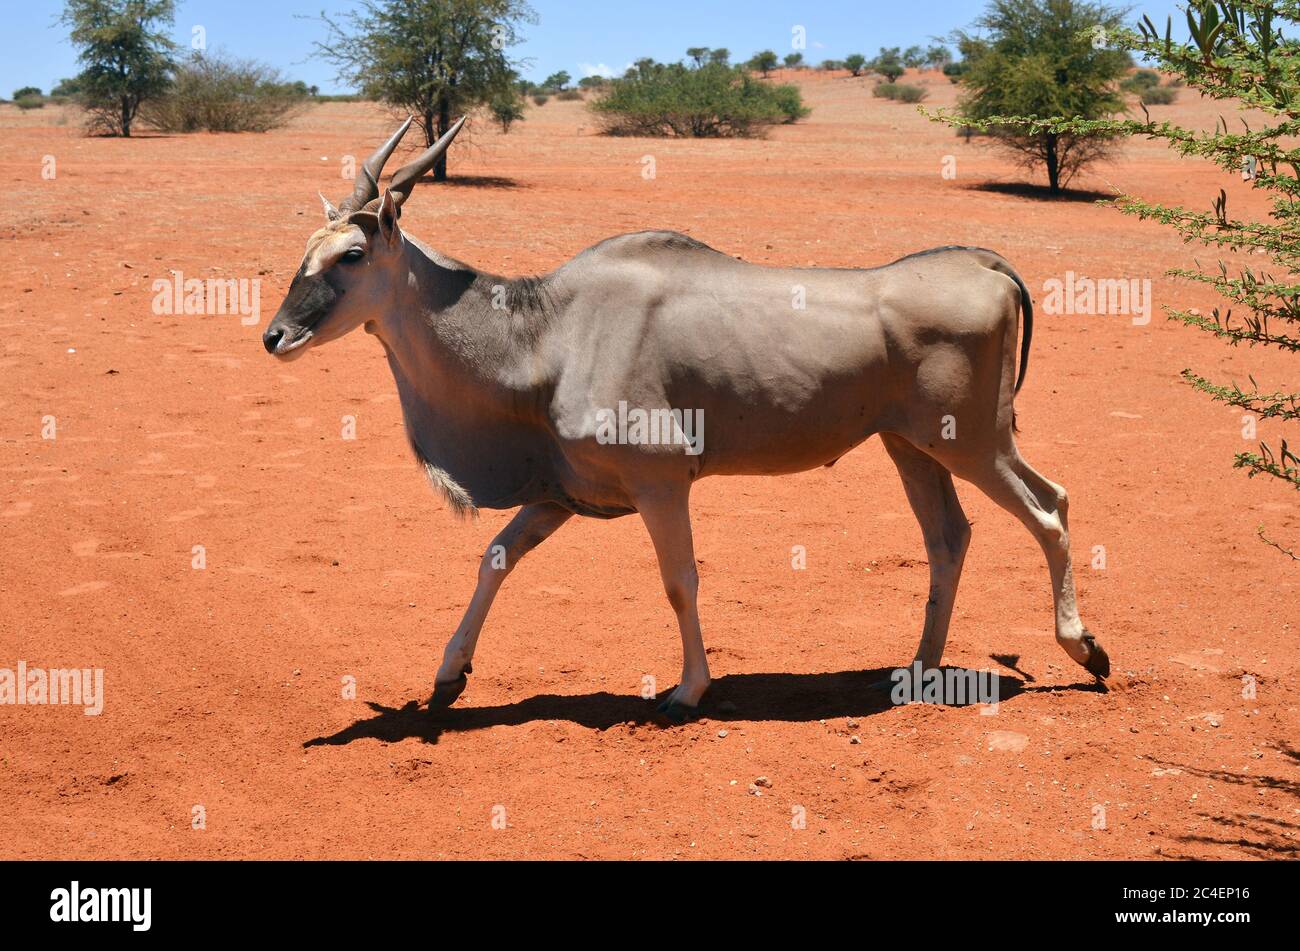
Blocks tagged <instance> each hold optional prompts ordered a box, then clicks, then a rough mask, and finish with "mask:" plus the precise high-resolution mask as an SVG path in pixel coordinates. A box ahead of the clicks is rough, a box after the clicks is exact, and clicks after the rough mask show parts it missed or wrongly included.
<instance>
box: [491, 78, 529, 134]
mask: <svg viewBox="0 0 1300 951" xmlns="http://www.w3.org/2000/svg"><path fill="white" fill-rule="evenodd" d="M488 108H489V109H490V110H491V112H492V118H494V119H496V120H497V124H498V125H500V126H501V132H502V134H503V135H509V134H510V127H511V126H512V125H514V124H515V123H516V122H521V121H523V119H524V100H523V97H522V96H520V95H519V93H518V92H517V91H516V90H515V89H513V88H512V89H507V90H503V91H502V92H501V93H499V94H498V95H497V96H496V98H494V99H493V100H492V101H491V102H490V103H488Z"/></svg>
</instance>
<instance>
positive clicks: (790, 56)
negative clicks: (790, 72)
mask: <svg viewBox="0 0 1300 951" xmlns="http://www.w3.org/2000/svg"><path fill="white" fill-rule="evenodd" d="M785 68H786V69H802V68H803V53H786V54H785Z"/></svg>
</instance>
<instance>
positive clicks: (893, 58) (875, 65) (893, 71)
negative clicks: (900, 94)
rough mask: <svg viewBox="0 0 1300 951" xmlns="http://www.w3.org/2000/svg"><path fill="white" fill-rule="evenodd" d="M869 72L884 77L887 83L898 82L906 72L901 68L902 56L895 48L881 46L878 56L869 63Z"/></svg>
mask: <svg viewBox="0 0 1300 951" xmlns="http://www.w3.org/2000/svg"><path fill="white" fill-rule="evenodd" d="M871 71H872V72H875V73H879V74H880V75H881V76H884V77H885V80H886V81H887V82H891V83H893V82H898V78H899V77H900V76H902V75H903V73H905V72H906V71H907V70H906V69H905V68H904V66H903V54H902V53H901V52H899V49H898V47H897V46H891V47H884V46H882V47H881V48H880V55H879V56H877V57H876V58H875V59H874V60H872V61H871Z"/></svg>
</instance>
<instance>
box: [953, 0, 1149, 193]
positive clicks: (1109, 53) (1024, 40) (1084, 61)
mask: <svg viewBox="0 0 1300 951" xmlns="http://www.w3.org/2000/svg"><path fill="white" fill-rule="evenodd" d="M1122 17H1123V14H1122V13H1121V12H1120V11H1118V10H1114V9H1111V8H1109V7H1106V6H1102V5H1100V4H1094V3H1089V2H1086V0H990V3H989V7H988V10H987V11H986V12H985V14H984V16H983V17H982V18H980V19H979V20H978V21H976V26H977V27H979V28H980V29H982V30H985V31H987V34H988V35H987V36H976V35H972V34H970V33H967V32H965V31H960V30H959V31H957V32H956V33H955V34H954V37H955V39H956V41H957V45H958V48H959V49H960V50H961V53H962V57H963V67H964V71H963V73H962V74H961V84H962V86H963V87H964V88H965V90H966V92H965V95H963V96H962V99H961V101H960V103H959V106H958V115H957V116H956V117H954V118H951V119H950V120H949V121H951V122H952V124H953V125H956V126H958V127H960V126H970V127H973V128H978V129H982V130H985V131H989V132H991V133H992V134H993V135H994V136H995V137H996V138H997V140H998V141H999V142H1000V143H1001V144H1003V145H1004V146H1005V147H1007V148H1008V149H1009V150H1011V151H1012V152H1014V153H1015V154H1016V155H1018V156H1019V157H1020V159H1021V161H1022V163H1023V164H1024V165H1025V166H1026V167H1029V168H1035V167H1038V166H1043V167H1044V168H1045V169H1046V170H1047V182H1048V187H1049V188H1050V190H1051V193H1052V194H1053V195H1057V194H1060V193H1061V191H1062V190H1063V189H1064V188H1065V187H1066V186H1067V185H1069V183H1070V180H1071V179H1072V178H1073V177H1074V176H1075V175H1076V174H1077V173H1078V172H1079V170H1080V169H1082V168H1083V167H1085V166H1086V165H1088V164H1089V163H1091V162H1095V161H1097V160H1099V159H1101V158H1104V157H1105V156H1107V155H1108V154H1109V153H1110V151H1111V146H1112V144H1113V142H1114V137H1113V135H1110V134H1107V133H1105V132H1100V131H1099V132H1092V131H1089V130H1087V129H1085V128H1082V127H1080V128H1079V129H1078V130H1077V131H1069V132H1058V131H1051V130H1044V129H1037V128H1034V129H1026V127H1025V126H1023V125H1020V124H1018V123H1009V124H1008V123H1000V122H998V119H999V118H1001V117H1026V116H1031V117H1040V118H1047V117H1054V116H1062V117H1069V118H1079V119H1085V120H1093V119H1105V118H1109V117H1111V116H1114V115H1115V114H1117V113H1119V112H1121V111H1123V109H1124V98H1123V96H1122V95H1121V94H1120V92H1119V89H1118V82H1119V80H1120V79H1121V78H1122V77H1123V76H1124V74H1125V73H1126V72H1127V71H1128V69H1129V68H1130V67H1131V66H1132V58H1131V57H1130V56H1129V54H1128V53H1127V52H1125V51H1124V50H1121V49H1117V48H1115V47H1113V46H1107V45H1104V44H1097V43H1095V42H1094V39H1095V37H1097V36H1109V35H1114V34H1115V33H1116V32H1118V31H1119V30H1120V29H1121V23H1122ZM1098 30H1100V31H1101V32H1100V33H1099V32H1098Z"/></svg>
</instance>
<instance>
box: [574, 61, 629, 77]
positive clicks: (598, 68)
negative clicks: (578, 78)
mask: <svg viewBox="0 0 1300 951" xmlns="http://www.w3.org/2000/svg"><path fill="white" fill-rule="evenodd" d="M578 68H579V69H580V70H582V75H583V76H604V77H605V78H607V79H612V78H614V77H615V76H621V75H623V73H625V72H627V71H628V70H629V69H631V68H632V64H631V63H628V64H627V65H626V66H624V67H623V69H622V70H614V69H612V68H610V67H609V66H606V65H605V64H604V63H579V64H578Z"/></svg>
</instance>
